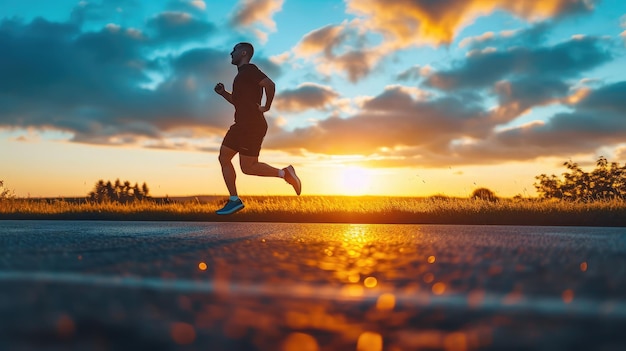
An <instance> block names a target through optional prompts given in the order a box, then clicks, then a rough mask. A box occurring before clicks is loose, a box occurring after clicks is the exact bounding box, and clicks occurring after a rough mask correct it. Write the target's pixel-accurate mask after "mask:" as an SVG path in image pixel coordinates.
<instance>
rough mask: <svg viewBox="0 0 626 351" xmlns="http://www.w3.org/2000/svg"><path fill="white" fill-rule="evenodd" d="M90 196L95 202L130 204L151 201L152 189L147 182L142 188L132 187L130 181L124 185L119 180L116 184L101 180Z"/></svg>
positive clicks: (137, 185) (136, 184)
mask: <svg viewBox="0 0 626 351" xmlns="http://www.w3.org/2000/svg"><path fill="white" fill-rule="evenodd" d="M88 196H89V199H90V200H91V201H94V202H119V203H128V202H133V201H142V200H147V199H149V198H150V189H149V188H148V185H147V184H146V183H145V182H144V183H143V184H142V185H141V187H140V186H139V184H138V183H135V185H132V186H131V185H130V182H129V181H124V182H123V183H122V182H121V181H120V180H119V179H117V180H115V182H114V183H111V181H107V182H105V181H104V180H99V181H98V182H97V183H96V185H95V186H94V189H93V191H91V192H90V193H89V195H88Z"/></svg>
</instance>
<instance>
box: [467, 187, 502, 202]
mask: <svg viewBox="0 0 626 351" xmlns="http://www.w3.org/2000/svg"><path fill="white" fill-rule="evenodd" d="M470 197H471V198H472V199H473V200H484V201H492V202H495V201H498V197H497V196H496V193H494V192H493V191H491V190H489V189H487V188H478V189H476V190H474V191H473V192H472V195H471V196H470Z"/></svg>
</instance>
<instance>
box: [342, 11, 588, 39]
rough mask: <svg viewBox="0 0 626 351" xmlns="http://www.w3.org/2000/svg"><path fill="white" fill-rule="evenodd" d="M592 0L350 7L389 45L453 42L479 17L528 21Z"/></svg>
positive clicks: (556, 15)
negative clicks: (510, 16)
mask: <svg viewBox="0 0 626 351" xmlns="http://www.w3.org/2000/svg"><path fill="white" fill-rule="evenodd" d="M593 5H594V1H590V0H554V1H543V0H526V1H507V0H445V1H410V0H348V1H347V10H348V12H351V13H354V14H356V15H357V16H360V17H361V18H363V24H364V26H366V27H367V28H368V29H369V30H372V31H375V32H378V33H382V34H383V35H384V36H385V38H387V40H388V41H387V44H386V45H390V46H393V47H396V48H405V47H410V46H414V45H416V44H433V45H441V44H450V43H452V41H453V40H454V39H455V38H456V36H457V35H458V33H459V32H460V31H461V30H462V29H463V28H464V27H465V26H467V25H468V24H470V23H472V22H473V21H474V20H475V19H476V18H478V17H480V16H485V15H488V14H491V13H493V12H494V11H497V10H504V11H507V12H510V13H512V14H513V15H515V16H518V17H520V18H523V19H525V20H529V21H538V20H543V19H547V18H552V17H559V16H564V15H567V14H572V13H579V12H585V11H590V10H592V9H593Z"/></svg>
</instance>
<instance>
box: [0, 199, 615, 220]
mask: <svg viewBox="0 0 626 351" xmlns="http://www.w3.org/2000/svg"><path fill="white" fill-rule="evenodd" d="M244 200H245V205H246V208H245V209H244V210H243V211H241V212H239V213H237V214H234V215H231V216H218V215H216V214H215V210H216V209H219V208H220V207H221V206H222V205H223V201H224V200H223V198H208V199H203V200H199V199H194V198H190V199H184V200H181V201H175V202H171V203H159V202H155V201H141V202H139V201H137V202H131V203H127V204H119V203H111V202H109V203H97V202H89V201H86V200H84V199H73V200H64V199H42V200H33V199H5V200H2V201H0V219H85V220H169V221H175V220H181V221H260V222H318V223H319V222H331V223H332V222H342V223H421V224H427V223H437V224H515V225H590V226H626V202H624V201H622V200H606V201H594V202H588V203H585V202H568V201H542V200H536V199H524V200H514V199H500V200H499V201H485V200H472V199H466V198H445V197H434V198H407V197H370V196H365V197H350V196H302V197H290V196H253V197H246V198H245V199H244Z"/></svg>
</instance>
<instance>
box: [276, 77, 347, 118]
mask: <svg viewBox="0 0 626 351" xmlns="http://www.w3.org/2000/svg"><path fill="white" fill-rule="evenodd" d="M337 98H339V94H338V93H337V92H335V91H334V90H333V89H332V88H330V87H328V86H323V85H318V84H314V83H304V84H301V85H300V86H298V87H297V88H296V89H288V90H284V91H282V92H281V93H280V94H278V96H277V97H276V100H275V101H276V109H278V110H280V111H284V112H302V111H305V110H308V109H319V110H323V109H324V108H326V107H327V106H328V105H330V104H332V103H333V102H334V101H335V100H336V99H337Z"/></svg>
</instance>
